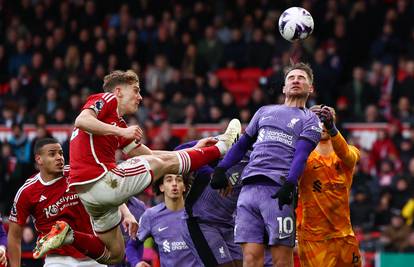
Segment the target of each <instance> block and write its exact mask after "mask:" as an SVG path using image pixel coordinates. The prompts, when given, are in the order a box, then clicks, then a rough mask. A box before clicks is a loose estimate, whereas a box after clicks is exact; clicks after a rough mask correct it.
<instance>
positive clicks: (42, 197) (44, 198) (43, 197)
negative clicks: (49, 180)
mask: <svg viewBox="0 0 414 267" xmlns="http://www.w3.org/2000/svg"><path fill="white" fill-rule="evenodd" d="M46 199H47V198H46V197H45V196H44V195H41V196H40V198H39V202H42V201H43V200H46Z"/></svg>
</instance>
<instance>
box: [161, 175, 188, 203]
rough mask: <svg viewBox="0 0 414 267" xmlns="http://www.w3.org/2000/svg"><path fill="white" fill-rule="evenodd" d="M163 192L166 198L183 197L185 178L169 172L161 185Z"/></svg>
mask: <svg viewBox="0 0 414 267" xmlns="http://www.w3.org/2000/svg"><path fill="white" fill-rule="evenodd" d="M160 190H161V192H163V193H164V197H165V198H169V199H178V198H181V197H183V194H184V191H185V184H184V179H183V177H182V176H181V175H176V174H167V175H165V176H164V180H163V183H162V184H161V185H160Z"/></svg>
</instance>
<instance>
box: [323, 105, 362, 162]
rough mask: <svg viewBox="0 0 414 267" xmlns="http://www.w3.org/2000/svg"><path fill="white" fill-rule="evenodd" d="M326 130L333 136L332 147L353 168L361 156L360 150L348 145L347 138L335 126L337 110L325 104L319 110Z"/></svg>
mask: <svg viewBox="0 0 414 267" xmlns="http://www.w3.org/2000/svg"><path fill="white" fill-rule="evenodd" d="M317 114H318V116H319V117H320V118H321V121H322V122H323V124H324V125H325V128H326V130H327V131H328V133H329V135H330V136H331V141H332V147H333V149H334V151H335V154H336V155H337V156H338V157H339V158H340V159H341V160H342V161H343V162H344V164H345V165H346V166H347V167H349V168H353V167H354V166H355V164H356V163H357V161H358V160H359V158H360V153H359V150H358V149H357V148H356V147H354V146H350V145H348V143H347V142H346V140H345V138H344V137H343V136H342V134H341V133H340V132H339V131H338V129H337V128H336V126H335V110H334V109H333V108H331V107H327V106H324V107H322V108H321V109H320V111H318V112H317Z"/></svg>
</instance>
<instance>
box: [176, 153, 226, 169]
mask: <svg viewBox="0 0 414 267" xmlns="http://www.w3.org/2000/svg"><path fill="white" fill-rule="evenodd" d="M220 156H221V154H220V150H219V149H218V148H217V147H216V146H209V147H203V148H195V149H191V150H187V151H179V152H178V160H179V161H180V170H179V172H180V173H188V172H190V171H193V170H197V169H198V168H200V167H201V166H204V165H206V164H208V163H210V162H212V161H214V160H216V159H218V158H219V157H220Z"/></svg>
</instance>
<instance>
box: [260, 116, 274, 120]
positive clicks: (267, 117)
mask: <svg viewBox="0 0 414 267" xmlns="http://www.w3.org/2000/svg"><path fill="white" fill-rule="evenodd" d="M271 117H272V116H266V117H263V118H261V119H260V120H261V121H264V120H265V119H269V118H271Z"/></svg>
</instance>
